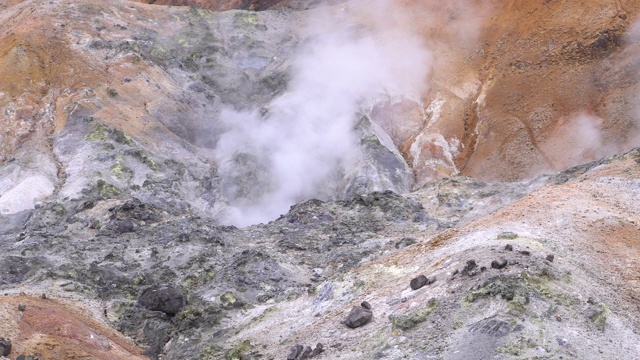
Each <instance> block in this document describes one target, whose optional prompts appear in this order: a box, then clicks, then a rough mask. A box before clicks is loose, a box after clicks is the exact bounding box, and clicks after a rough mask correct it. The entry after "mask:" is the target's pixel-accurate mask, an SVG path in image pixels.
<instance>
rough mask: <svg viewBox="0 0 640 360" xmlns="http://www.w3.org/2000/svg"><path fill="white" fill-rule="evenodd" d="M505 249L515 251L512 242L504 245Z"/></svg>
mask: <svg viewBox="0 0 640 360" xmlns="http://www.w3.org/2000/svg"><path fill="white" fill-rule="evenodd" d="M504 249H505V250H507V251H513V246H512V245H511V244H507V245H505V246H504Z"/></svg>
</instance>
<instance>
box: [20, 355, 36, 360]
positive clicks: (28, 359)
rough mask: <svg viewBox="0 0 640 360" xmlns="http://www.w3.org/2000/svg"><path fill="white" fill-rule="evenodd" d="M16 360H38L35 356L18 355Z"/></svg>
mask: <svg viewBox="0 0 640 360" xmlns="http://www.w3.org/2000/svg"><path fill="white" fill-rule="evenodd" d="M16 360H38V357H37V356H35V355H19V356H18V357H17V358H16Z"/></svg>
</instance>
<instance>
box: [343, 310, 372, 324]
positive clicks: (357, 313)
mask: <svg viewBox="0 0 640 360" xmlns="http://www.w3.org/2000/svg"><path fill="white" fill-rule="evenodd" d="M372 317H373V313H372V312H371V310H369V309H366V308H363V307H362V306H354V307H353V309H351V312H350V313H349V315H348V316H347V319H346V320H345V321H344V324H345V325H347V326H348V327H350V328H352V329H355V328H357V327H360V326H363V325H366V324H367V323H368V322H369V321H371V318H372Z"/></svg>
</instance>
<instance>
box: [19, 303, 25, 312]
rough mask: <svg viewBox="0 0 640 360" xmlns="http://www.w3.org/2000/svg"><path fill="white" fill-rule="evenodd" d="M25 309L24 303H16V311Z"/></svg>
mask: <svg viewBox="0 0 640 360" xmlns="http://www.w3.org/2000/svg"><path fill="white" fill-rule="evenodd" d="M26 309H27V305H25V304H24V303H19V304H18V311H25V310H26Z"/></svg>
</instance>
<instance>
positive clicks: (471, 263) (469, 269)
mask: <svg viewBox="0 0 640 360" xmlns="http://www.w3.org/2000/svg"><path fill="white" fill-rule="evenodd" d="M477 266H478V264H476V261H475V260H468V261H467V265H465V267H464V269H462V274H463V275H469V276H474V275H475V274H476V273H477V272H476V271H473V270H474V269H475V268H476V267H477Z"/></svg>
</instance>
